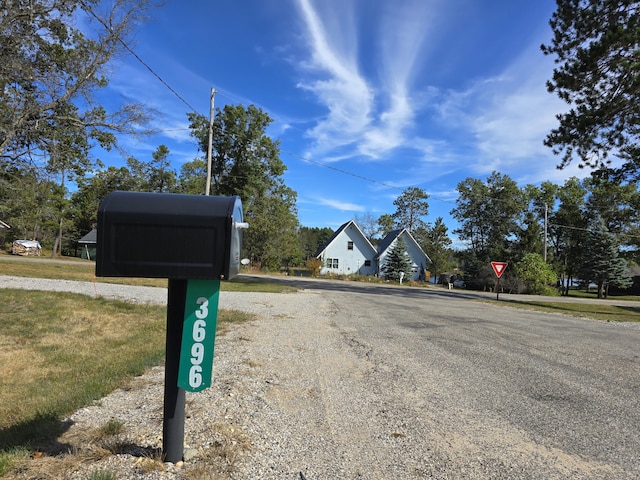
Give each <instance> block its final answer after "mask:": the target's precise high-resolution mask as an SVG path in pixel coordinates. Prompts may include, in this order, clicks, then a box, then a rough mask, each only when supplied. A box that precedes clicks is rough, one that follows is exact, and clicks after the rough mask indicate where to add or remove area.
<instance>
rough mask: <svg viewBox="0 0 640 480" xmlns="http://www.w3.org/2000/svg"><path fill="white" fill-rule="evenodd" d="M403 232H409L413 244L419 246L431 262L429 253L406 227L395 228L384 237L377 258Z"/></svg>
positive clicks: (379, 245) (408, 235)
mask: <svg viewBox="0 0 640 480" xmlns="http://www.w3.org/2000/svg"><path fill="white" fill-rule="evenodd" d="M403 233H406V234H407V237H408V238H409V241H410V242H411V243H413V245H414V246H415V247H416V248H418V250H419V251H420V252H421V253H422V254H423V255H424V256H425V258H426V259H427V262H431V259H430V258H429V255H427V254H426V253H425V252H424V250H422V247H421V246H420V244H419V243H418V242H416V240H415V238H413V235H411V232H409V230H407V229H406V228H401V229H398V230H393V231H392V232H389V233H388V234H387V236H386V237H384V238H383V239H382V241H381V242H380V243H379V244H378V254H377V255H376V258H378V259H379V258H380V257H381V256H382V254H383V253H384V252H385V251H386V250H387V249H388V248H389V247H390V246H391V244H392V243H393V242H394V240H395V239H396V238H398V237H399V236H400V235H402V234H403Z"/></svg>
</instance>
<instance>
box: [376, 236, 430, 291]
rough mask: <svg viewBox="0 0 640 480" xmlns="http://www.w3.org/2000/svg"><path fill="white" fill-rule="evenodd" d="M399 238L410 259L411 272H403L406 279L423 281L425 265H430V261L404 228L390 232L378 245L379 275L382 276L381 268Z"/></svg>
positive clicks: (377, 261)
mask: <svg viewBox="0 0 640 480" xmlns="http://www.w3.org/2000/svg"><path fill="white" fill-rule="evenodd" d="M399 238H401V239H402V240H404V243H405V244H406V245H407V253H408V254H409V257H411V272H405V274H406V278H407V279H410V280H425V274H426V269H427V265H428V264H429V263H431V259H430V258H429V257H428V256H427V254H426V253H424V251H423V250H422V248H421V247H420V245H418V242H416V240H415V239H414V238H413V235H411V233H410V232H409V230H407V229H406V228H403V229H400V230H394V231H393V232H390V233H389V234H388V235H387V236H386V237H384V238H383V239H382V241H381V242H380V244H379V245H378V254H377V255H376V264H377V265H378V273H379V275H380V276H384V274H383V273H382V267H384V264H385V262H386V261H387V256H388V255H389V252H390V251H391V250H392V249H393V247H394V245H395V244H396V242H397V241H398V239H399Z"/></svg>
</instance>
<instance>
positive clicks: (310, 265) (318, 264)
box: [307, 258, 322, 277]
mask: <svg viewBox="0 0 640 480" xmlns="http://www.w3.org/2000/svg"><path fill="white" fill-rule="evenodd" d="M321 268H322V260H320V259H319V258H309V259H308V260H307V269H308V270H309V273H310V274H311V276H312V277H317V276H318V275H320V269H321Z"/></svg>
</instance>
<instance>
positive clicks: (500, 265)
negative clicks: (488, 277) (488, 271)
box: [491, 262, 509, 278]
mask: <svg viewBox="0 0 640 480" xmlns="http://www.w3.org/2000/svg"><path fill="white" fill-rule="evenodd" d="M507 265H509V264H508V263H507V262H491V266H492V267H493V271H494V272H496V277H498V278H500V277H501V276H502V274H503V273H504V271H505V270H506V269H507Z"/></svg>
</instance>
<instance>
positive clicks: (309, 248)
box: [298, 227, 333, 258]
mask: <svg viewBox="0 0 640 480" xmlns="http://www.w3.org/2000/svg"><path fill="white" fill-rule="evenodd" d="M332 235H333V230H332V229H331V228H328V227H324V228H319V227H300V228H298V241H299V242H300V249H301V253H302V256H303V258H313V257H314V255H315V254H316V253H318V250H320V248H321V247H322V246H323V245H324V244H325V243H327V241H328V240H329V239H330V238H331V236H332Z"/></svg>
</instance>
